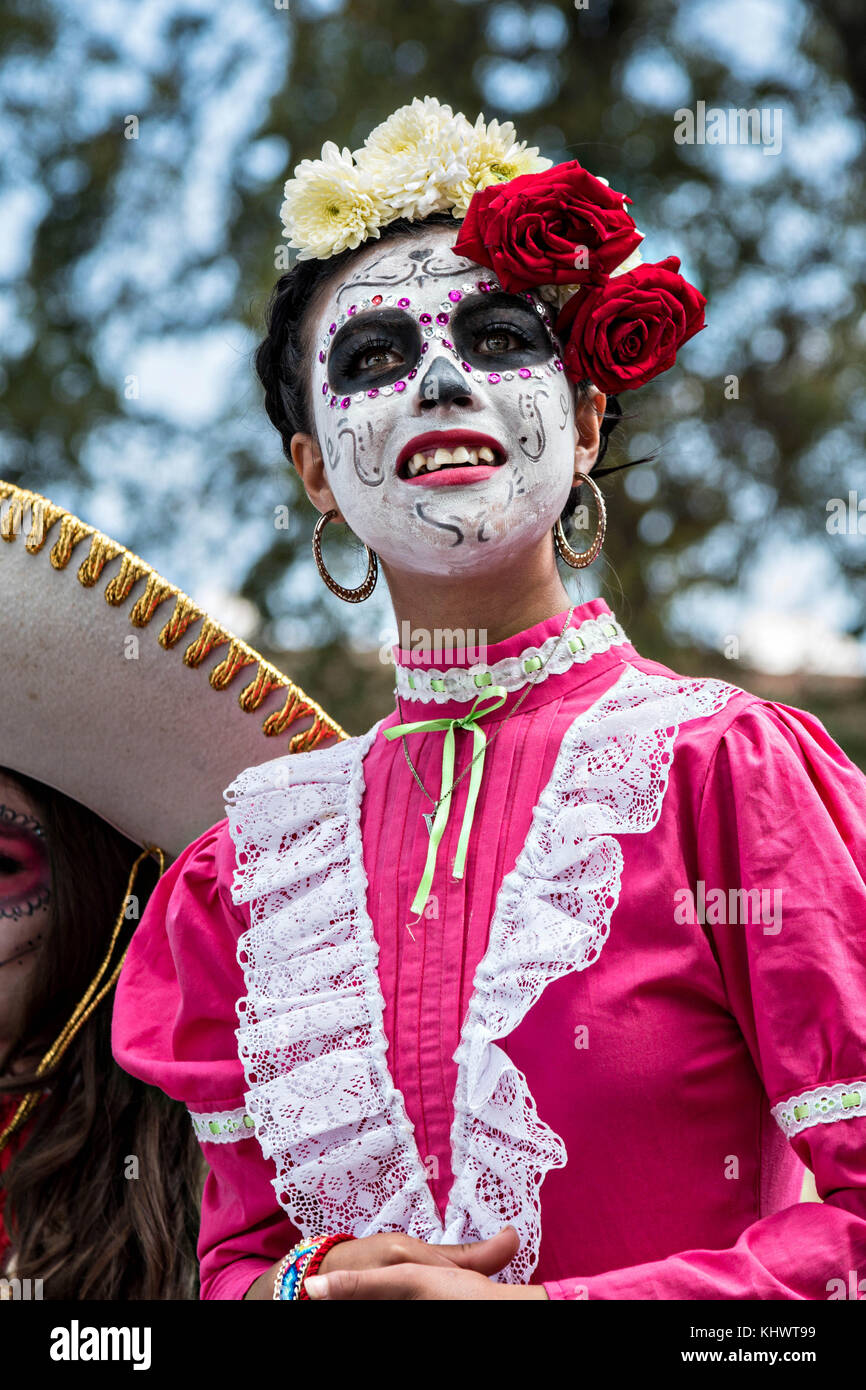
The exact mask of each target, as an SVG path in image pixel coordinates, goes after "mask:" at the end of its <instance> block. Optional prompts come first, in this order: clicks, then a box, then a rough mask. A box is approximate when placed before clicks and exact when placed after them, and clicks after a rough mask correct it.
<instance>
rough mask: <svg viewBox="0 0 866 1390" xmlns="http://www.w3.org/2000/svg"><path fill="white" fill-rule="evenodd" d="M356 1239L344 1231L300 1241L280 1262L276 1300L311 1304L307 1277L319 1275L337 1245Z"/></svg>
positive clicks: (275, 1285)
mask: <svg viewBox="0 0 866 1390" xmlns="http://www.w3.org/2000/svg"><path fill="white" fill-rule="evenodd" d="M354 1239H355V1237H354V1236H352V1235H349V1234H347V1233H346V1232H344V1231H343V1232H340V1233H339V1234H338V1235H334V1236H311V1237H310V1238H309V1239H307V1240H301V1241H298V1243H297V1245H293V1246H292V1248H291V1250H290V1251H289V1252H288V1254H287V1255H285V1256H284V1257H283V1259H282V1261H281V1262H280V1267H279V1269H278V1270H277V1273H276V1277H275V1279H274V1298H275V1299H279V1300H280V1301H282V1302H290V1301H299V1300H301V1299H306V1300H307V1301H308V1302H310V1301H311V1300H310V1295H309V1294H308V1293H306V1292H305V1291H304V1280H305V1279H306V1277H307V1275H308V1274H316V1273H317V1271H318V1269H319V1267H320V1265H321V1263H322V1261H323V1260H324V1258H325V1256H326V1255H327V1253H328V1251H329V1250H332V1249H333V1247H334V1246H335V1245H339V1244H340V1243H341V1242H342V1241H344V1240H354Z"/></svg>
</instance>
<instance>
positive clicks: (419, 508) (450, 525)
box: [415, 502, 465, 545]
mask: <svg viewBox="0 0 866 1390" xmlns="http://www.w3.org/2000/svg"><path fill="white" fill-rule="evenodd" d="M425 506H426V503H425V502H417V503H416V504H415V515H416V516H420V518H421V520H422V521H426V522H427V524H428V525H429V526H435V527H436V530H437V531H453V532H454V535H455V536H456V537H457V539H456V540H455V542H454V544H455V545H462V544H463V541H464V540H465V536H464V535H463V532H462V530H461V529H460V527H459V526H458V525H457V522H456V520H452V521H450V522H448V521H437V520H436V518H435V517H432V516H427V515H426V513H425V511H424V508H425Z"/></svg>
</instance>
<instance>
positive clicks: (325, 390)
mask: <svg viewBox="0 0 866 1390" xmlns="http://www.w3.org/2000/svg"><path fill="white" fill-rule="evenodd" d="M328 389H329V388H328V383H327V382H326V381H323V382H322V395H323V396H327V394H328Z"/></svg>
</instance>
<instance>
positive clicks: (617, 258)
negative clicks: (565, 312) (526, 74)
mask: <svg viewBox="0 0 866 1390" xmlns="http://www.w3.org/2000/svg"><path fill="white" fill-rule="evenodd" d="M625 201H626V202H630V201H631V200H630V199H628V198H627V199H625ZM642 240H643V237H642V233H640V232H639V231H638V229H637V227H636V226H635V225H634V222H633V220H632V218H631V217H630V215H629V214H628V213H627V212H626V211H625V208H624V206H623V194H622V193H617V192H616V191H615V190H614V189H613V188H608V186H607V184H604V183H601V181H600V180H599V179H597V178H594V177H593V175H592V174H589V173H587V171H586V169H583V168H582V167H581V166H580V164H578V162H577V160H576V159H573V160H571V161H570V162H569V163H567V164H556V165H554V166H553V168H551V169H545V170H543V171H542V172H541V173H539V174H520V175H519V176H518V177H517V178H516V179H509V180H508V181H507V182H506V183H500V184H491V185H490V187H489V188H481V189H479V190H478V191H477V192H476V193H474V194H473V195H472V199H471V201H470V203H469V207H468V208H467V211H466V217H465V218H464V220H463V225H462V227H461V229H460V234H459V236H458V238H457V241H456V242H455V245H454V252H455V254H456V255H458V256H468V257H469V259H470V260H472V261H475V262H476V263H477V264H478V265H484V266H488V267H489V268H490V270H494V271H495V272H496V274H497V276H498V277H499V281H500V283H501V285H502V287H503V289H505V290H508V291H509V292H510V293H513V292H516V291H519V290H526V289H529V288H531V287H532V286H535V285H577V284H581V283H583V282H586V281H593V280H595V281H597V280H601V279H603V278H604V276H605V275H608V274H610V272H611V271H612V270H615V269H616V267H617V266H618V265H622V263H623V261H624V260H626V258H627V257H628V256H630V255H631V253H632V251H633V250H634V249H635V247H636V246H637V245H638V243H639V242H640V241H642ZM582 260H585V261H586V265H581V261H582Z"/></svg>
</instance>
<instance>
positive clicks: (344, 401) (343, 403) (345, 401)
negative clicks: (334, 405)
mask: <svg viewBox="0 0 866 1390" xmlns="http://www.w3.org/2000/svg"><path fill="white" fill-rule="evenodd" d="M349 404H350V402H349V397H348V396H344V397H343V399H342V400H341V401H340V409H341V410H345V409H346V407H347V406H348V405H349Z"/></svg>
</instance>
